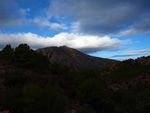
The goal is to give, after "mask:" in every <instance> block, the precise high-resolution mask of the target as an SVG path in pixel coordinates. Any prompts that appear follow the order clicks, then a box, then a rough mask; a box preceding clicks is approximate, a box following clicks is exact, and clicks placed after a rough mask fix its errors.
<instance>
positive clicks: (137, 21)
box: [0, 0, 150, 60]
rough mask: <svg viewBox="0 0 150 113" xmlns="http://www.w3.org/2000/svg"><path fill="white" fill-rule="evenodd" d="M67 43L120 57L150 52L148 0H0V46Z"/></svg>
mask: <svg viewBox="0 0 150 113" xmlns="http://www.w3.org/2000/svg"><path fill="white" fill-rule="evenodd" d="M21 43H27V44H28V45H30V47H31V48H32V49H37V48H44V47H50V46H58V47H59V46H68V47H71V48H75V49H77V50H79V51H81V52H84V53H86V54H89V55H92V56H96V57H103V58H110V59H117V60H125V59H129V58H132V59H134V58H137V57H141V56H149V55H150V0H0V49H3V48H4V47H5V46H6V45H7V44H11V46H12V47H13V48H15V47H16V46H18V45H19V44H21Z"/></svg>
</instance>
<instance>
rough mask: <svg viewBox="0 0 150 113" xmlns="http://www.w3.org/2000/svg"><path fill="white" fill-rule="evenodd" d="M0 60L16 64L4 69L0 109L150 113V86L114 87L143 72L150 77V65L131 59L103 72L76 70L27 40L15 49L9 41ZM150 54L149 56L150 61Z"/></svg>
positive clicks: (43, 112) (42, 112)
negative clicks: (45, 54) (8, 69)
mask: <svg viewBox="0 0 150 113" xmlns="http://www.w3.org/2000/svg"><path fill="white" fill-rule="evenodd" d="M0 59H4V60H6V61H7V60H8V61H9V60H10V61H11V62H12V64H14V65H15V66H17V68H16V69H14V70H12V71H7V70H6V71H4V72H3V73H2V72H0V80H1V81H3V82H2V83H0V84H2V85H3V87H2V88H1V87H0V109H8V110H10V111H11V113H66V112H67V111H70V110H72V109H74V110H75V111H76V113H149V112H150V109H149V107H150V96H149V95H150V85H149V83H146V82H141V83H136V84H134V85H130V86H128V87H127V88H121V87H118V89H117V90H114V89H113V88H109V87H110V86H113V85H114V84H121V83H123V82H125V83H127V82H129V81H130V80H132V79H134V78H136V77H138V76H139V75H143V76H144V75H150V68H149V66H150V65H149V64H148V63H147V64H146V65H145V64H143V63H141V61H139V60H127V61H123V62H120V63H119V64H115V65H110V66H108V67H105V68H103V69H102V70H97V71H95V70H87V71H84V72H76V71H74V70H71V69H69V67H68V66H60V65H59V64H58V63H57V62H54V63H53V64H51V65H49V61H48V59H47V58H46V57H44V56H42V55H40V54H38V53H36V52H35V51H33V50H32V49H30V47H29V46H28V45H27V44H20V45H19V46H18V47H16V48H15V49H12V48H11V46H10V45H7V46H6V47H5V48H4V49H3V50H2V52H1V54H0ZM148 59H149V57H146V60H147V61H148ZM8 65H9V64H8Z"/></svg>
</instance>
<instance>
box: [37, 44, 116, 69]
mask: <svg viewBox="0 0 150 113" xmlns="http://www.w3.org/2000/svg"><path fill="white" fill-rule="evenodd" d="M36 51H37V52H38V53H40V54H42V55H44V56H47V57H48V59H49V61H50V64H52V63H54V62H57V63H58V64H60V65H67V66H69V67H70V68H72V69H74V70H86V69H100V68H102V67H104V66H106V65H108V64H114V63H117V61H115V60H111V59H106V58H98V57H92V56H89V55H86V54H84V53H82V52H80V51H77V50H75V49H72V48H69V47H66V46H61V47H47V48H42V49H37V50H36Z"/></svg>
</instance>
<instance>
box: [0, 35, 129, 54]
mask: <svg viewBox="0 0 150 113" xmlns="http://www.w3.org/2000/svg"><path fill="white" fill-rule="evenodd" d="M21 43H27V44H29V45H30V46H31V48H34V49H37V48H42V47H49V46H63V45H65V46H68V47H71V48H75V49H78V50H80V51H82V52H84V53H92V52H97V51H102V50H120V49H122V47H123V45H125V44H128V43H130V41H129V40H124V41H121V40H119V39H117V38H110V37H107V36H105V37H99V36H91V35H81V34H74V33H65V32H64V33H59V34H57V35H55V36H54V37H42V36H39V35H37V34H33V33H18V34H5V33H1V34H0V48H3V47H4V46H5V45H6V44H11V45H12V47H16V46H18V45H19V44H21Z"/></svg>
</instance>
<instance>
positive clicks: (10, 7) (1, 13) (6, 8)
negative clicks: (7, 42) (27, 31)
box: [0, 0, 25, 28]
mask: <svg viewBox="0 0 150 113" xmlns="http://www.w3.org/2000/svg"><path fill="white" fill-rule="evenodd" d="M17 8H18V4H17V3H16V2H15V1H14V0H1V1H0V28H4V27H18V26H20V25H21V24H23V22H24V19H23V14H22V12H21V10H19V9H17ZM24 23H25V22H24Z"/></svg>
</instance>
